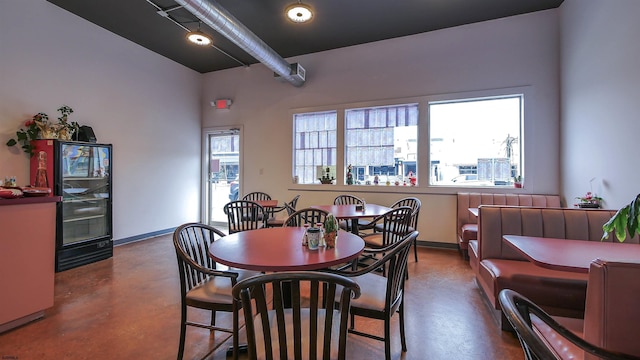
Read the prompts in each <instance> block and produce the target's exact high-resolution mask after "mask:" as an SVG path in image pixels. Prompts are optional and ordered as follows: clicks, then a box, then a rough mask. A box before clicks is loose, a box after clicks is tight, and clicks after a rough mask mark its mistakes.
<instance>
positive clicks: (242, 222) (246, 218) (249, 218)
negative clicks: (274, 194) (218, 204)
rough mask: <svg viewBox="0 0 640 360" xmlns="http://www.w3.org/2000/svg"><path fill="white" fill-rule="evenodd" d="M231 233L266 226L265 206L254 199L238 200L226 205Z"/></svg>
mask: <svg viewBox="0 0 640 360" xmlns="http://www.w3.org/2000/svg"><path fill="white" fill-rule="evenodd" d="M223 210H224V213H225V214H227V225H228V226H229V234H233V233H236V232H240V231H245V230H253V229H259V228H262V227H264V219H265V212H264V208H263V207H262V206H260V205H259V204H257V203H255V202H253V201H247V200H236V201H231V202H229V203H227V204H225V205H224V207H223Z"/></svg>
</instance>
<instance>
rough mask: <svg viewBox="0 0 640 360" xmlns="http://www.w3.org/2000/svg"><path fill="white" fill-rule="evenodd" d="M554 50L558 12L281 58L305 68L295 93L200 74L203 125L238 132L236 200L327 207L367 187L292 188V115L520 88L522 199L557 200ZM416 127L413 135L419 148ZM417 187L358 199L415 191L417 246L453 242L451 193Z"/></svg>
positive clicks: (244, 72) (254, 79) (256, 75)
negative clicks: (219, 107)
mask: <svg viewBox="0 0 640 360" xmlns="http://www.w3.org/2000/svg"><path fill="white" fill-rule="evenodd" d="M558 47H559V45H558V24H557V10H549V11H543V12H538V13H533V14H528V15H523V16H516V17H510V18H505V19H500V20H495V21H488V22H483V23H477V24H471V25H467V26H461V27H456V28H450V29H445V30H440V31H435V32H430V33H424V34H419V35H414V36H408V37H404V38H399V39H393V40H386V41H380V42H376V43H370V44H364V45H359V46H354V47H349V48H343V49H337V50H332V51H326V52H320V53H315V54H310V55H306V56H300V57H298V58H295V59H288V61H289V62H299V63H300V64H302V66H303V67H304V68H305V69H306V70H307V81H306V84H305V85H304V86H303V87H301V88H295V87H293V86H292V85H290V84H288V83H282V82H279V81H277V80H274V79H273V74H272V72H271V71H270V70H268V69H267V68H266V67H265V66H263V65H261V64H258V65H252V66H251V67H250V68H236V69H229V70H224V71H218V72H213V73H209V74H206V75H205V83H204V90H203V100H204V101H203V103H202V106H203V108H202V109H203V115H204V118H203V124H204V126H205V127H218V126H222V127H224V126H227V127H230V126H235V125H244V126H243V129H244V131H243V137H244V147H243V150H244V158H243V160H244V163H243V168H242V172H243V182H242V186H243V192H245V193H246V192H248V191H257V190H264V191H266V192H268V193H270V194H273V195H274V196H275V197H277V198H278V199H281V200H288V199H289V198H291V197H292V196H293V194H295V193H301V194H302V197H301V199H300V204H301V205H299V206H306V205H311V204H313V203H316V204H318V203H327V202H331V201H332V200H333V198H334V197H335V195H336V194H338V193H341V192H346V191H349V192H351V191H354V190H355V191H367V189H366V188H364V187H337V188H336V187H320V186H316V187H310V186H307V187H304V186H293V185H292V184H291V173H292V172H291V136H292V135H291V124H292V120H291V111H292V109H299V108H312V107H318V106H331V105H335V104H344V103H354V102H361V101H370V100H379V99H394V98H403V97H415V96H423V95H435V94H445V93H454V92H466V91H477V90H486V89H495V88H504V87H516V86H528V87H529V88H530V90H531V96H529V97H528V98H526V100H525V102H526V103H525V107H526V110H525V111H526V114H525V115H526V118H525V131H526V132H525V139H524V144H525V145H524V146H525V163H526V165H525V166H526V182H525V186H526V189H524V191H525V192H531V193H548V194H557V193H559V180H558V179H559V177H558V173H559V168H560V164H559V159H558V156H557V154H558V152H559V146H560V145H559V135H558V132H559V126H558V114H559V100H558V98H559V83H558V79H559V59H558ZM216 98H231V99H233V101H234V103H233V106H232V107H231V109H230V110H228V111H216V110H215V109H213V108H212V107H211V106H209V101H211V100H213V99H216ZM425 125H426V124H424V123H423V124H421V129H420V133H419V137H420V141H423V144H425V143H424V141H425V139H426V138H427V134H426V126H425ZM422 148H423V149H424V151H425V152H426V151H427V150H426V146H423V147H422ZM423 155H424V154H423ZM423 158H426V157H424V156H423ZM425 171H426V167H422V168H421V169H419V172H421V174H420V176H422V178H424V177H425ZM425 183H426V182H425V181H422V182H421V187H420V188H411V189H406V188H403V189H394V188H382V189H381V188H377V191H376V192H362V193H358V194H357V195H359V196H361V197H364V198H365V199H366V200H367V201H368V202H378V203H383V204H390V203H391V202H393V201H394V200H396V199H398V198H400V197H403V196H406V195H407V194H408V193H417V194H418V197H419V198H420V199H421V200H422V202H423V207H422V213H421V219H420V226H419V230H421V235H420V240H427V241H437V242H449V243H455V242H456V239H455V206H456V198H455V195H453V193H454V192H455V191H452V190H449V191H448V194H447V192H446V191H445V193H444V194H443V191H440V190H435V189H428V188H427V187H426V184H425ZM310 189H315V190H319V189H324V190H327V189H331V190H335V191H334V192H329V193H328V192H319V191H308V190H310ZM380 190H382V191H383V192H380ZM498 191H500V190H498ZM506 191H513V189H508V190H506Z"/></svg>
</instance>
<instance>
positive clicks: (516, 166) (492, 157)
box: [429, 94, 524, 187]
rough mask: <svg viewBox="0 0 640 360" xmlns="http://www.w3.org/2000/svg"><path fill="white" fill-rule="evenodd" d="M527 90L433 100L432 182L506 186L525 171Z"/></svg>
mask: <svg viewBox="0 0 640 360" xmlns="http://www.w3.org/2000/svg"><path fill="white" fill-rule="evenodd" d="M523 102H524V99H523V95H521V94H517V95H507V96H498V97H486V98H474V99H456V100H452V101H435V102H430V103H429V138H430V142H429V150H430V162H431V164H430V171H429V184H430V185H432V186H458V187H460V186H463V187H467V186H488V187H492V186H504V185H509V184H512V183H513V179H514V177H515V176H518V175H523V173H522V141H521V140H522V130H521V129H522V114H523Z"/></svg>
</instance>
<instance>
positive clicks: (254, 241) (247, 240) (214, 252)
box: [209, 227, 364, 271]
mask: <svg viewBox="0 0 640 360" xmlns="http://www.w3.org/2000/svg"><path fill="white" fill-rule="evenodd" d="M303 235H304V228H301V227H275V228H264V229H257V230H248V231H241V232H238V233H235V234H231V235H227V236H225V237H222V238H220V239H218V240H216V241H214V242H213V244H211V246H210V247H209V255H210V256H211V257H212V258H213V259H214V260H215V261H217V262H219V263H221V264H224V265H227V266H231V267H236V268H240V269H246V270H256V271H297V270H318V269H323V268H327V267H330V266H333V265H338V264H342V263H345V262H348V261H350V260H353V259H355V258H356V257H358V255H360V253H361V252H362V250H363V249H364V241H363V240H362V239H361V238H360V237H359V236H357V235H354V234H351V233H349V232H346V231H342V230H341V231H339V232H338V239H337V241H336V247H335V248H331V249H326V248H323V247H321V248H318V249H317V250H309V249H308V248H307V247H306V246H303V245H302V237H303Z"/></svg>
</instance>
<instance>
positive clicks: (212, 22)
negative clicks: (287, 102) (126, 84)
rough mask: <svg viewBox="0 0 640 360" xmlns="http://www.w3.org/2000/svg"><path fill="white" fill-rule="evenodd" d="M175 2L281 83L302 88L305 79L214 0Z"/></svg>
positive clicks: (178, 0)
mask: <svg viewBox="0 0 640 360" xmlns="http://www.w3.org/2000/svg"><path fill="white" fill-rule="evenodd" d="M175 1H176V2H177V3H178V4H180V5H182V6H184V8H185V9H187V10H188V11H189V12H190V13H192V14H193V15H195V16H196V17H197V18H198V19H200V20H201V21H202V22H203V23H205V24H207V25H208V26H209V27H211V28H212V29H214V30H215V31H217V32H218V33H220V34H221V35H223V36H225V37H226V38H227V39H229V40H230V41H231V42H233V43H234V44H236V45H237V46H239V47H240V48H241V49H242V50H244V51H246V52H247V53H248V54H249V55H251V56H253V57H254V58H256V60H258V61H260V62H261V63H263V64H264V65H266V66H267V67H268V68H269V69H271V70H273V71H274V72H275V73H276V74H277V75H278V76H279V77H281V78H282V79H284V80H287V81H288V82H290V83H291V84H293V86H298V87H299V86H302V85H303V84H304V76H302V77H301V76H300V75H299V73H298V72H297V71H292V66H291V65H290V64H289V63H288V62H287V61H286V60H285V59H283V58H282V57H281V56H280V55H278V53H276V52H275V51H274V50H273V49H272V48H270V47H269V46H268V45H267V44H266V43H265V42H264V41H262V40H261V39H260V38H259V37H258V36H256V34H254V33H252V32H251V30H249V29H248V28H247V27H246V26H244V25H243V24H242V23H240V21H238V19H236V18H235V17H234V16H233V15H231V14H230V13H229V12H228V11H227V10H226V9H225V8H223V7H222V6H220V4H218V3H216V2H215V1H213V0H175ZM298 66H299V65H298Z"/></svg>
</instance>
